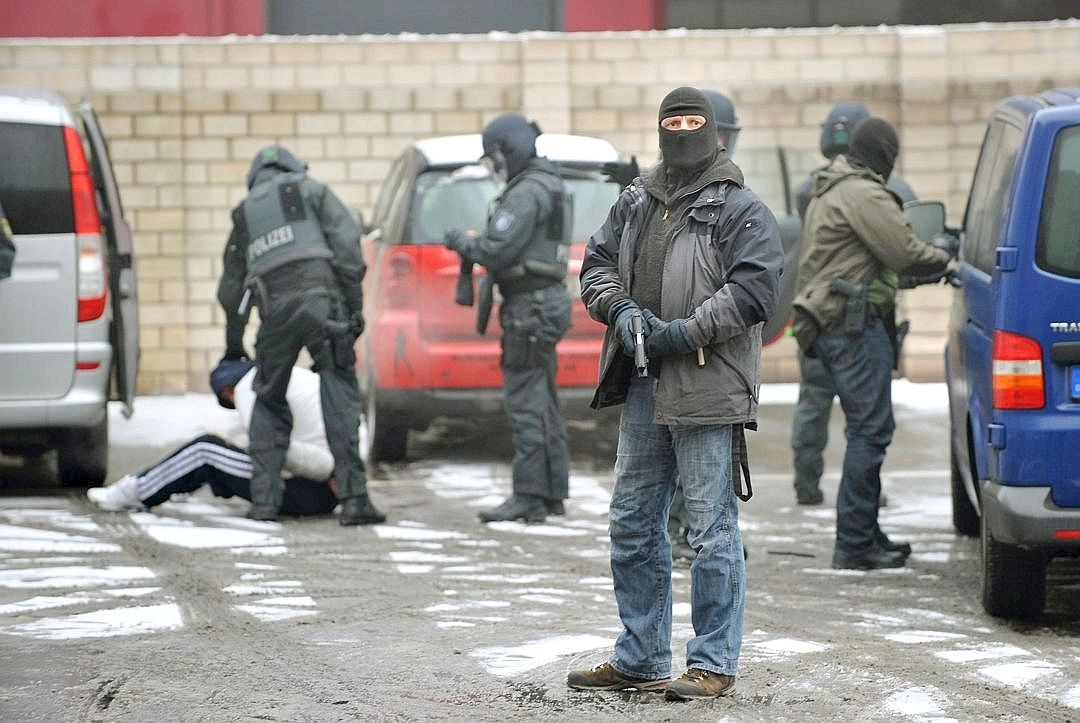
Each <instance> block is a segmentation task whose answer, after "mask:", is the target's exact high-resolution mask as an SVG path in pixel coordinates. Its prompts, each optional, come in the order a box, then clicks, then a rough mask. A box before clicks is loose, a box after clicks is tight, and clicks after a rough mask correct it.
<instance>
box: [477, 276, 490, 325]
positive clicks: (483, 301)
mask: <svg viewBox="0 0 1080 723" xmlns="http://www.w3.org/2000/svg"><path fill="white" fill-rule="evenodd" d="M477 286H478V287H479V289H478V290H477V292H478V293H477V297H478V299H477V303H476V331H477V332H478V333H480V334H486V333H487V327H488V321H489V320H490V319H491V307H492V305H494V303H495V279H494V278H492V276H491V275H490V274H487V275H485V276H481V277H480V283H479V284H477Z"/></svg>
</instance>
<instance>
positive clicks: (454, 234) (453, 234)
mask: <svg viewBox="0 0 1080 723" xmlns="http://www.w3.org/2000/svg"><path fill="white" fill-rule="evenodd" d="M461 236H462V233H461V231H459V230H458V229H456V228H448V229H446V232H445V233H443V246H445V247H446V248H448V249H450V250H451V251H460V250H461Z"/></svg>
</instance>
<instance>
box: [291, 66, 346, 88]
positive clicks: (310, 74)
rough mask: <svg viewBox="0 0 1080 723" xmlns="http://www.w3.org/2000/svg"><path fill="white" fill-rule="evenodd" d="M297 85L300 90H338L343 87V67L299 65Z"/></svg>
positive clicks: (297, 68) (297, 67)
mask: <svg viewBox="0 0 1080 723" xmlns="http://www.w3.org/2000/svg"><path fill="white" fill-rule="evenodd" d="M296 85H297V87H299V88H337V87H339V86H340V85H341V66H338V65H298V66H296Z"/></svg>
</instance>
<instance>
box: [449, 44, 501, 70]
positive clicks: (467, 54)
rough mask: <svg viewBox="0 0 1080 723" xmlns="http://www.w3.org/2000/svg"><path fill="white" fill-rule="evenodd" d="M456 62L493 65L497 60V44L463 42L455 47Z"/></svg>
mask: <svg viewBox="0 0 1080 723" xmlns="http://www.w3.org/2000/svg"><path fill="white" fill-rule="evenodd" d="M455 50H456V52H457V58H458V60H463V61H465V62H468V63H483V64H487V63H493V62H495V61H497V60H499V46H498V43H493V42H482V41H469V40H464V41H462V42H460V43H457V44H456V46H455Z"/></svg>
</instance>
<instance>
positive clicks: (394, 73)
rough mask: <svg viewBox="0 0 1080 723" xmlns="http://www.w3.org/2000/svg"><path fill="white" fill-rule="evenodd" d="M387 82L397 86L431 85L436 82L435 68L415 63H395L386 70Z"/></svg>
mask: <svg viewBox="0 0 1080 723" xmlns="http://www.w3.org/2000/svg"><path fill="white" fill-rule="evenodd" d="M386 80H387V82H388V83H389V84H390V85H395V86H424V85H431V84H432V83H433V82H434V80H435V68H434V66H431V65H425V64H415V63H393V64H391V65H388V66H387V68H386Z"/></svg>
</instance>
